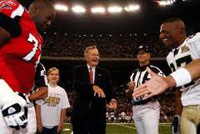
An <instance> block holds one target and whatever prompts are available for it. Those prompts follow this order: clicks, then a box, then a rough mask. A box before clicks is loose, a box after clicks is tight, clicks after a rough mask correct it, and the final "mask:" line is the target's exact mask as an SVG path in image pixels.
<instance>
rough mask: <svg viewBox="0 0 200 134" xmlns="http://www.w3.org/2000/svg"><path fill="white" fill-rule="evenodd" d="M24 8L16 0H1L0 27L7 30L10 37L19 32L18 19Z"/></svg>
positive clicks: (17, 34)
mask: <svg viewBox="0 0 200 134" xmlns="http://www.w3.org/2000/svg"><path fill="white" fill-rule="evenodd" d="M24 10H25V9H24V8H23V7H22V6H21V5H20V4H19V3H18V2H14V1H6V2H5V1H3V2H1V3H0V27H2V28H4V29H5V30H6V31H8V32H9V33H10V34H11V36H12V37H17V36H19V35H20V34H21V27H20V24H19V20H20V18H21V16H22V15H23V13H24Z"/></svg>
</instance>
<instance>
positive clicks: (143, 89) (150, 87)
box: [133, 67, 169, 100]
mask: <svg viewBox="0 0 200 134" xmlns="http://www.w3.org/2000/svg"><path fill="white" fill-rule="evenodd" d="M147 71H148V73H149V74H150V75H151V79H150V80H148V81H146V82H145V83H144V84H142V85H140V86H139V87H138V88H136V89H134V93H133V97H135V98H139V97H143V96H144V97H143V100H145V99H148V98H150V97H152V96H155V95H158V94H161V93H163V92H165V91H166V90H167V89H168V88H169V82H168V79H167V78H165V77H162V76H159V75H158V74H156V73H154V72H153V71H151V69H150V68H149V67H147Z"/></svg>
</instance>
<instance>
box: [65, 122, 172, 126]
mask: <svg viewBox="0 0 200 134" xmlns="http://www.w3.org/2000/svg"><path fill="white" fill-rule="evenodd" d="M64 124H65V125H66V124H68V125H69V124H71V123H64ZM106 124H108V125H110V124H113V125H117V124H124V125H126V124H127V125H130V124H134V123H106ZM171 124H172V123H159V125H162V126H164V125H171Z"/></svg>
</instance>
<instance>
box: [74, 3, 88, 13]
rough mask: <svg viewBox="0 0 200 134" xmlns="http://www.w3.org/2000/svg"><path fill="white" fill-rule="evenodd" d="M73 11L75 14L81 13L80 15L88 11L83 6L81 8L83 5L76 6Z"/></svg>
mask: <svg viewBox="0 0 200 134" xmlns="http://www.w3.org/2000/svg"><path fill="white" fill-rule="evenodd" d="M72 11H73V12H74V13H79V14H80V13H85V12H86V9H85V8H84V7H83V6H81V5H76V6H73V7H72Z"/></svg>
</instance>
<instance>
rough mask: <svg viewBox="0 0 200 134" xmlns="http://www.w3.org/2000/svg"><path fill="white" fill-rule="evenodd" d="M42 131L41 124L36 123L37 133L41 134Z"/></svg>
mask: <svg viewBox="0 0 200 134" xmlns="http://www.w3.org/2000/svg"><path fill="white" fill-rule="evenodd" d="M42 129H43V126H42V123H37V131H38V133H42Z"/></svg>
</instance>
